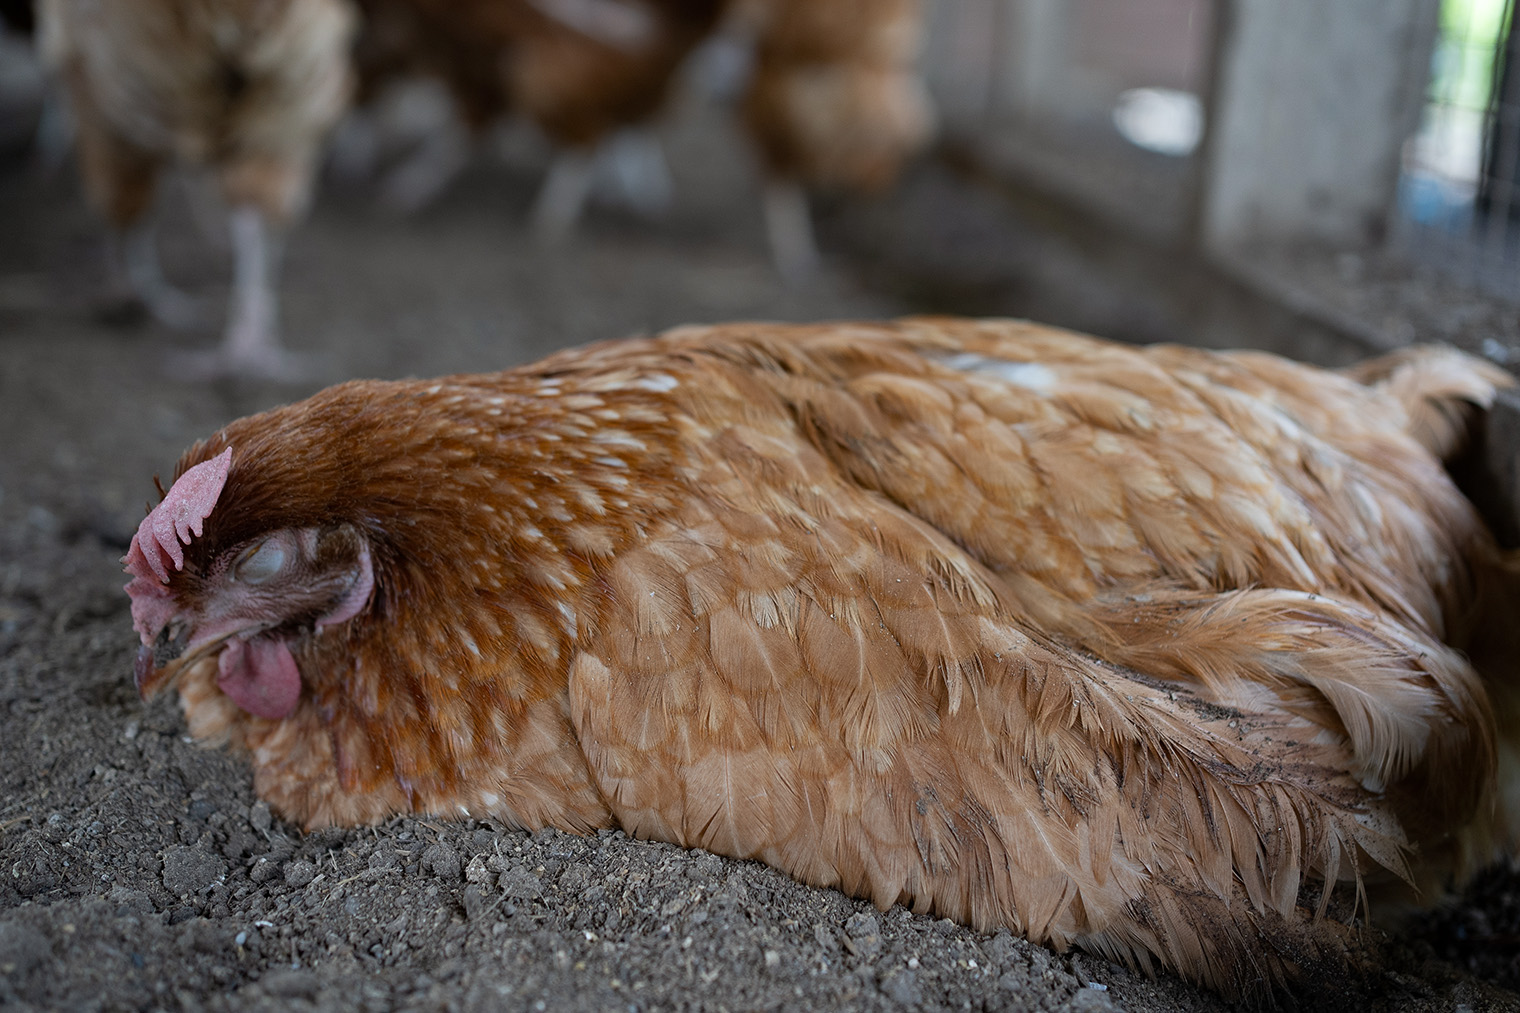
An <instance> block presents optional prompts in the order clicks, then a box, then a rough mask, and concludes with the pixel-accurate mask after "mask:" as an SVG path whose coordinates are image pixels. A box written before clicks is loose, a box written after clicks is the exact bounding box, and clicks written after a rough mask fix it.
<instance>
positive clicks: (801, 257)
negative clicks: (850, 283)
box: [765, 179, 820, 285]
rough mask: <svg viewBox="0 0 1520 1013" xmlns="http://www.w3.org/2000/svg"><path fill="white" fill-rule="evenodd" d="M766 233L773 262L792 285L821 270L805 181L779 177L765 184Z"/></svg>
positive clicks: (783, 278)
mask: <svg viewBox="0 0 1520 1013" xmlns="http://www.w3.org/2000/svg"><path fill="white" fill-rule="evenodd" d="M765 234H766V237H767V238H768V239H769V240H770V248H771V262H772V263H773V264H775V265H776V272H777V273H778V274H780V275H781V277H782V280H784V281H785V282H786V283H787V284H788V285H802V284H805V283H806V282H807V281H808V280H809V279H810V278H812V277H813V275H814V274H816V273H817V272H818V263H819V260H820V257H819V255H818V245H817V243H815V242H814V241H813V217H812V213H811V211H809V209H808V199H807V192H806V191H805V190H803V188H802V184H800V183H798V182H796V181H795V180H779V179H773V180H769V181H768V182H767V183H766V184H765Z"/></svg>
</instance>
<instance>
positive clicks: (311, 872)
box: [285, 858, 317, 889]
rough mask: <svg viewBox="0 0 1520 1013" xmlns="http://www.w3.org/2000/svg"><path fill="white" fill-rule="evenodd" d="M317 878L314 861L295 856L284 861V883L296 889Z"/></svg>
mask: <svg viewBox="0 0 1520 1013" xmlns="http://www.w3.org/2000/svg"><path fill="white" fill-rule="evenodd" d="M316 878H317V867H316V865H315V863H312V862H308V861H307V860H306V859H304V858H295V859H292V860H290V861H288V862H286V863H285V885H286V886H293V887H296V888H297V889H299V888H301V887H303V886H306V885H307V884H309V883H310V882H311V881H312V880H314V879H316Z"/></svg>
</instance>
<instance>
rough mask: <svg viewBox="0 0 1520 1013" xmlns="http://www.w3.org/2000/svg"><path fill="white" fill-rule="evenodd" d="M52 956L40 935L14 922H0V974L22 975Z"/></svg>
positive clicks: (46, 943) (42, 936) (44, 939)
mask: <svg viewBox="0 0 1520 1013" xmlns="http://www.w3.org/2000/svg"><path fill="white" fill-rule="evenodd" d="M52 955H53V946H52V944H51V943H49V942H48V939H47V937H46V936H44V935H43V934H42V933H40V932H37V931H35V930H34V929H29V928H27V927H26V926H24V925H20V924H18V923H16V922H0V974H4V975H22V974H25V973H26V972H28V971H30V970H31V969H32V968H34V967H36V966H37V965H38V964H40V963H42V962H43V961H44V960H46V959H47V958H48V957H50V956H52Z"/></svg>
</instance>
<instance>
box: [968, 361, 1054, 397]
mask: <svg viewBox="0 0 1520 1013" xmlns="http://www.w3.org/2000/svg"><path fill="white" fill-rule="evenodd" d="M944 361H945V365H947V366H949V367H950V368H951V369H956V370H960V371H961V372H963V373H985V374H987V375H988V376H995V377H997V378H998V379H999V380H1002V381H1004V382H1006V383H1011V384H1013V385H1014V386H1015V387H1023V388H1025V389H1026V390H1033V391H1038V392H1040V393H1048V392H1049V391H1050V389H1051V388H1052V387H1054V386H1055V384H1056V374H1055V372H1054V371H1053V370H1052V369H1051V368H1050V367H1049V366H1042V365H1041V364H1040V363H1038V362H1007V361H1004V360H1003V359H989V358H987V357H986V356H985V355H976V354H974V353H972V352H963V353H961V354H960V355H952V356H949V357H947V358H946V359H945V360H944Z"/></svg>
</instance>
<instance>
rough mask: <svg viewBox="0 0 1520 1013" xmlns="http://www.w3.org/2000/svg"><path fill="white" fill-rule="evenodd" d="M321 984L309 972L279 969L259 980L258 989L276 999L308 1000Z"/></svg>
mask: <svg viewBox="0 0 1520 1013" xmlns="http://www.w3.org/2000/svg"><path fill="white" fill-rule="evenodd" d="M320 985H321V983H320V982H319V981H318V980H317V976H316V975H315V974H312V973H311V972H310V971H304V970H297V969H281V970H278V971H270V972H269V973H268V974H266V975H264V977H262V978H260V979H259V987H260V988H262V989H263V990H264V991H265V992H266V993H268V994H269V995H271V996H274V997H275V998H277V999H310V998H312V997H313V996H315V995H316V994H317V989H318V988H319V987H320Z"/></svg>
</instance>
